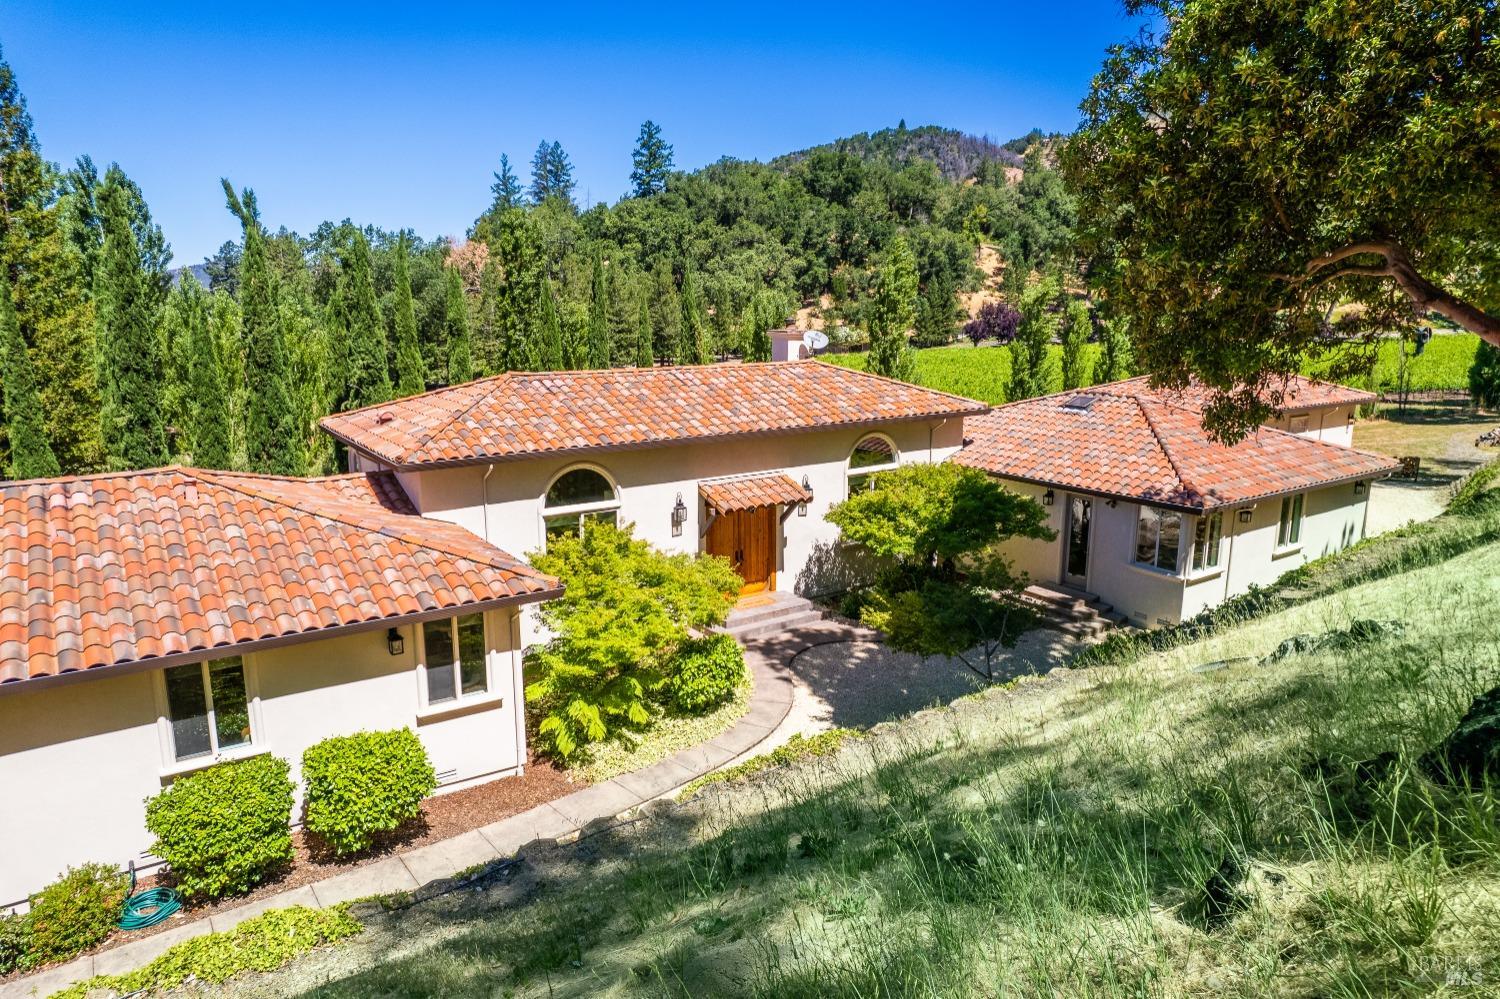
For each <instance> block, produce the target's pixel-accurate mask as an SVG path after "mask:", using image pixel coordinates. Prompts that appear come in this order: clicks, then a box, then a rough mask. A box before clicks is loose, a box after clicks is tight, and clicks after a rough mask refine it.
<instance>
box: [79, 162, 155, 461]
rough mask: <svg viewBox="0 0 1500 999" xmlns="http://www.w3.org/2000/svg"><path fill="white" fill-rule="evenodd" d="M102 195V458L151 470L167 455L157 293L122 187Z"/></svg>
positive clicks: (98, 329)
mask: <svg viewBox="0 0 1500 999" xmlns="http://www.w3.org/2000/svg"><path fill="white" fill-rule="evenodd" d="M99 200H100V216H101V218H102V220H103V225H104V249H103V251H102V253H101V255H100V258H99V265H98V267H97V269H96V270H95V273H94V310H95V313H94V315H95V323H96V326H95V338H96V339H97V341H98V344H99V390H100V391H99V394H100V401H101V406H100V415H99V419H100V432H101V436H102V438H103V440H104V453H105V456H106V458H105V460H106V461H107V462H108V463H109V466H110V467H111V468H118V469H129V468H150V467H152V466H154V465H160V464H162V463H163V462H165V461H166V460H167V438H166V434H165V432H164V430H163V428H162V419H161V368H162V364H161V349H160V346H161V345H160V341H159V340H158V339H157V334H156V316H155V315H154V314H153V311H152V299H153V298H154V297H155V296H154V291H153V289H152V288H150V287H148V285H147V279H146V275H145V273H144V272H143V271H142V269H141V257H140V247H139V246H138V245H137V244H136V240H135V234H134V233H133V232H131V229H130V218H129V202H128V200H127V194H126V191H125V189H124V188H123V187H121V186H120V185H118V184H110V183H106V184H105V185H104V187H103V188H102V189H101V190H100V197H99Z"/></svg>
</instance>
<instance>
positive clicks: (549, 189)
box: [526, 139, 574, 205]
mask: <svg viewBox="0 0 1500 999" xmlns="http://www.w3.org/2000/svg"><path fill="white" fill-rule="evenodd" d="M573 187H574V181H573V164H572V163H571V162H570V161H569V160H568V154H567V153H566V152H564V151H563V147H562V143H560V142H556V141H553V142H548V141H547V140H546V139H543V140H542V141H541V143H540V144H538V145H537V147H536V152H535V153H534V154H532V157H531V187H530V188H529V189H528V190H527V192H526V193H527V195H528V197H530V198H531V203H532V204H533V205H540V204H541V203H542V202H544V201H546V200H548V199H549V198H557V199H559V200H561V201H563V202H565V203H566V204H568V205H572V204H573Z"/></svg>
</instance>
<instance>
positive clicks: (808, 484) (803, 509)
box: [797, 475, 813, 517]
mask: <svg viewBox="0 0 1500 999" xmlns="http://www.w3.org/2000/svg"><path fill="white" fill-rule="evenodd" d="M802 488H803V489H805V490H806V491H807V498H808V500H809V501H811V500H812V494H813V491H812V479H809V478H808V477H807V476H805V475H804V476H802ZM797 516H799V517H806V516H807V503H798V504H797Z"/></svg>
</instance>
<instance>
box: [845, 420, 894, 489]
mask: <svg viewBox="0 0 1500 999" xmlns="http://www.w3.org/2000/svg"><path fill="white" fill-rule="evenodd" d="M900 467H901V452H900V451H899V450H897V448H896V442H895V441H893V440H891V439H890V438H889V437H887V436H886V435H885V434H867V435H866V436H864V437H861V438H860V440H859V443H858V444H856V445H854V450H853V451H851V452H849V468H848V472H847V481H848V485H849V495H850V496H853V495H854V494H855V493H857V492H859V491H860V490H861V489H874V488H875V477H876V476H877V475H879V474H880V473H881V472H889V471H891V470H892V469H895V468H900Z"/></svg>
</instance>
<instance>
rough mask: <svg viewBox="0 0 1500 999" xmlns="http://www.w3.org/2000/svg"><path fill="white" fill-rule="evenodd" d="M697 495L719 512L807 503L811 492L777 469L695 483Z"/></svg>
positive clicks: (810, 497)
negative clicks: (776, 470)
mask: <svg viewBox="0 0 1500 999" xmlns="http://www.w3.org/2000/svg"><path fill="white" fill-rule="evenodd" d="M698 495H699V496H702V497H703V499H704V502H706V503H707V504H708V505H709V506H710V507H712V508H713V509H715V510H717V511H719V512H720V513H733V512H734V511H736V510H754V509H755V508H756V507H759V506H778V505H780V504H782V503H806V502H807V501H808V500H810V499H812V493H810V492H808V491H807V490H806V489H803V488H802V486H801V485H799V484H798V483H797V482H796V481H794V480H793V479H792V478H791V476H789V475H784V474H782V473H780V472H777V473H774V474H771V475H742V476H736V477H734V478H727V479H710V480H708V481H706V482H700V483H699V484H698Z"/></svg>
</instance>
